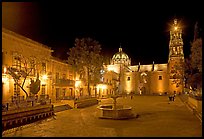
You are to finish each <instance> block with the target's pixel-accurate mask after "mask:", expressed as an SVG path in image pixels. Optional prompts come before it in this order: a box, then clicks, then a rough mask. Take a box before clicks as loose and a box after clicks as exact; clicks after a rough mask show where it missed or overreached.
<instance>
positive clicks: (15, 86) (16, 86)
mask: <svg viewBox="0 0 204 139" xmlns="http://www.w3.org/2000/svg"><path fill="white" fill-rule="evenodd" d="M14 96H15V97H17V96H20V87H19V86H18V85H17V84H16V83H14Z"/></svg>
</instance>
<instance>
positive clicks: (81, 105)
mask: <svg viewBox="0 0 204 139" xmlns="http://www.w3.org/2000/svg"><path fill="white" fill-rule="evenodd" d="M96 104H98V100H97V98H88V99H83V100H76V101H75V108H84V107H88V106H93V105H96Z"/></svg>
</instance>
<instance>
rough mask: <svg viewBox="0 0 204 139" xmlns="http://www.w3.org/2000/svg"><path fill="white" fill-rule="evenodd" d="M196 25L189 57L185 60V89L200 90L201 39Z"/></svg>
mask: <svg viewBox="0 0 204 139" xmlns="http://www.w3.org/2000/svg"><path fill="white" fill-rule="evenodd" d="M199 34H200V32H199V28H198V23H196V24H195V28H194V40H193V42H191V54H190V57H189V58H187V59H186V60H185V78H186V83H187V87H190V86H191V87H192V88H197V89H200V88H202V38H201V37H200V35H199Z"/></svg>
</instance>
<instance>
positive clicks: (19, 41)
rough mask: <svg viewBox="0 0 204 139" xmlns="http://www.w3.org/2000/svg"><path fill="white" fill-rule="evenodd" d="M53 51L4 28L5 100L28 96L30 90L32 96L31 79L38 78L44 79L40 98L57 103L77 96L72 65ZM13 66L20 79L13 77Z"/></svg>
mask: <svg viewBox="0 0 204 139" xmlns="http://www.w3.org/2000/svg"><path fill="white" fill-rule="evenodd" d="M52 52H53V50H51V48H50V47H48V46H46V45H43V44H40V43H38V42H36V41H33V40H31V39H28V38H26V37H24V36H21V35H19V34H17V33H14V32H12V31H9V30H7V29H5V28H2V69H3V70H2V98H3V99H2V100H3V103H6V102H10V101H13V100H16V99H17V100H21V99H23V98H26V97H27V96H26V93H27V94H28V96H32V94H31V91H30V84H31V80H33V81H35V80H36V79H37V77H39V80H40V81H41V82H40V90H39V92H38V96H39V97H40V96H47V97H48V98H50V99H51V100H52V102H55V101H57V100H61V99H65V98H73V97H74V96H75V93H74V92H75V90H74V87H75V82H74V76H73V70H72V68H71V66H70V65H68V64H67V63H65V62H63V61H62V60H60V59H57V58H55V57H52V56H51V53H52ZM9 68H12V69H13V70H15V72H14V73H13V74H15V75H16V76H15V77H16V78H14V76H11V74H10V73H9ZM22 73H25V75H27V76H24V75H23V74H22ZM18 76H20V78H19V79H18ZM15 80H16V81H17V82H16V81H15ZM25 92H26V93H25Z"/></svg>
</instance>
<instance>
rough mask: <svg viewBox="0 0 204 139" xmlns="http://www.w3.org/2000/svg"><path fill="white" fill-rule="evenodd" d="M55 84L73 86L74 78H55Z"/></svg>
mask: <svg viewBox="0 0 204 139" xmlns="http://www.w3.org/2000/svg"><path fill="white" fill-rule="evenodd" d="M55 85H56V86H60V87H65V86H74V80H69V79H58V80H56V82H55Z"/></svg>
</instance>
